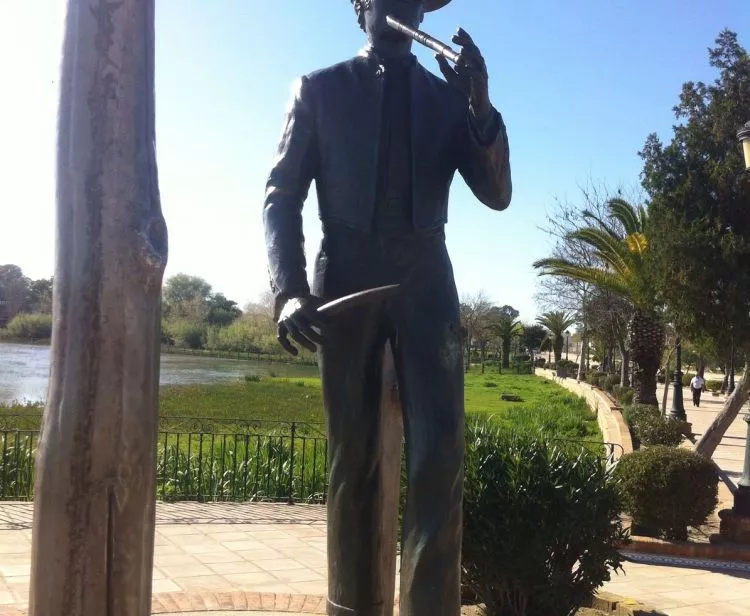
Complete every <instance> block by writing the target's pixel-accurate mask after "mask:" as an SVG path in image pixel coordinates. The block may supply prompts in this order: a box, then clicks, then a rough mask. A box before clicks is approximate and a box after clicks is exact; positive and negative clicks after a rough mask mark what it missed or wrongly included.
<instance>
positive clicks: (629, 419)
mask: <svg viewBox="0 0 750 616" xmlns="http://www.w3.org/2000/svg"><path fill="white" fill-rule="evenodd" d="M622 416H623V418H624V419H625V422H626V423H627V424H628V426H630V429H631V430H632V429H633V426H635V424H637V423H638V421H639V420H640V419H641V418H643V417H661V413H660V412H659V409H658V408H656V407H655V406H651V405H650V404H631V405H630V406H626V407H625V408H624V409H623V410H622Z"/></svg>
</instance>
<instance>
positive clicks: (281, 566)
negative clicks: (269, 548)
mask: <svg viewBox="0 0 750 616" xmlns="http://www.w3.org/2000/svg"><path fill="white" fill-rule="evenodd" d="M255 564H256V565H257V566H258V567H260V568H261V569H263V570H264V571H270V572H272V573H273V572H275V571H291V570H294V569H301V568H302V567H303V566H302V565H301V564H300V563H298V562H297V561H296V560H293V559H291V558H275V559H267V560H256V561H255Z"/></svg>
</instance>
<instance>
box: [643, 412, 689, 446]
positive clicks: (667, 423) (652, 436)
mask: <svg viewBox="0 0 750 616" xmlns="http://www.w3.org/2000/svg"><path fill="white" fill-rule="evenodd" d="M687 429H688V428H687V424H686V422H684V421H678V420H676V419H670V418H668V417H662V416H661V415H657V416H656V417H653V416H647V417H643V418H642V419H641V420H640V421H639V422H638V423H637V424H636V428H635V432H636V436H637V437H638V441H639V442H640V443H641V444H642V445H647V446H651V445H666V446H668V447H676V446H677V445H679V444H680V443H681V442H682V439H683V436H684V434H685V432H686V431H687Z"/></svg>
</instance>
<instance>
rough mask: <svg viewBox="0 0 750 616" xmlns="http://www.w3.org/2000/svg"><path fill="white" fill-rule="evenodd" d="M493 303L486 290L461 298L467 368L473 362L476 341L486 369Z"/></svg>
mask: <svg viewBox="0 0 750 616" xmlns="http://www.w3.org/2000/svg"><path fill="white" fill-rule="evenodd" d="M491 309H492V303H491V302H490V300H489V298H488V297H487V295H486V294H485V292H484V291H479V292H478V293H476V294H474V295H464V296H463V297H462V298H461V304H460V311H461V326H462V327H463V328H464V330H465V332H466V337H465V342H466V369H467V370H468V369H469V364H470V363H471V350H472V348H473V347H474V344H475V343H476V344H477V345H478V346H479V347H480V354H481V359H482V370H484V354H485V351H486V347H487V342H488V341H489V332H488V316H489V314H490V310H491Z"/></svg>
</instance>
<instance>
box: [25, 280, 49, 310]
mask: <svg viewBox="0 0 750 616" xmlns="http://www.w3.org/2000/svg"><path fill="white" fill-rule="evenodd" d="M53 282H54V279H53V278H40V279H39V280H32V281H31V283H30V285H29V312H36V313H41V314H51V313H52V285H53Z"/></svg>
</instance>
